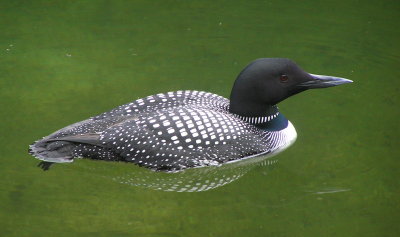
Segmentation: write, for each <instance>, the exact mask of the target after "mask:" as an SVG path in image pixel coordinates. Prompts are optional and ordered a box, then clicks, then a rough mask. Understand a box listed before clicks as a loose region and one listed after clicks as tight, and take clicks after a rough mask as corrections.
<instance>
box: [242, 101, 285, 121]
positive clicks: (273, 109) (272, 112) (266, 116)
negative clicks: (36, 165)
mask: <svg viewBox="0 0 400 237" xmlns="http://www.w3.org/2000/svg"><path fill="white" fill-rule="evenodd" d="M261 114H262V115H259V116H245V115H241V114H235V115H236V116H237V117H238V118H240V119H241V120H243V121H246V122H248V123H250V124H254V125H255V124H263V123H267V122H270V121H272V120H273V119H275V118H276V117H278V115H279V109H278V106H276V105H272V106H268V108H267V109H266V110H265V111H264V112H263V113H261Z"/></svg>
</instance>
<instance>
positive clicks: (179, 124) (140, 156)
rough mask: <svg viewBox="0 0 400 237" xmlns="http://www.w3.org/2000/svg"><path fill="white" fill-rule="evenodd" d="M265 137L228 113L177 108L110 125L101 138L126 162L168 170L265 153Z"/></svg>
mask: <svg viewBox="0 0 400 237" xmlns="http://www.w3.org/2000/svg"><path fill="white" fill-rule="evenodd" d="M266 136H267V135H266V134H264V133H260V131H259V130H257V129H256V128H255V127H253V126H252V125H249V124H248V123H246V122H243V121H242V120H240V119H238V118H236V117H235V116H233V115H232V114H229V113H227V112H221V111H215V110H209V109H204V108H196V107H194V108H193V107H177V108H175V109H170V110H161V111H157V112H154V113H152V114H146V116H139V117H138V118H137V119H135V120H128V121H126V122H123V123H121V124H119V125H118V126H113V127H111V128H109V129H107V130H106V131H104V132H103V133H102V134H101V137H100V140H101V141H102V143H103V146H104V147H105V148H106V149H108V150H109V151H112V152H113V153H115V154H118V156H120V157H122V158H123V159H125V161H128V162H133V163H136V164H139V165H141V166H145V167H147V168H152V169H157V170H168V171H171V170H180V169H185V168H189V167H201V166H207V165H218V164H223V163H226V162H228V161H232V160H238V159H241V158H245V157H248V156H251V155H255V154H260V153H267V152H269V151H270V150H271V148H270V147H269V144H268V142H267V140H268V139H267V138H266Z"/></svg>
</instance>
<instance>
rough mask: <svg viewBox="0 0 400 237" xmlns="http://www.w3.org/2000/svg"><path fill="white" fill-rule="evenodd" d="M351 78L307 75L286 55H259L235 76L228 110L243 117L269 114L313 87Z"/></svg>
mask: <svg viewBox="0 0 400 237" xmlns="http://www.w3.org/2000/svg"><path fill="white" fill-rule="evenodd" d="M350 82H353V81H351V80H348V79H345V78H340V77H333V76H323V75H316V74H310V73H307V72H305V71H303V70H302V69H301V68H300V67H299V66H297V65H296V63H294V62H293V61H291V60H290V59H286V58H260V59H257V60H255V61H253V62H251V63H250V64H249V65H247V66H246V67H245V68H244V69H243V70H242V72H241V73H240V74H239V75H238V77H237V78H236V81H235V83H234V85H233V88H232V92H231V96H230V107H229V111H230V112H231V113H234V114H238V115H241V116H245V117H260V116H268V115H271V111H272V110H271V107H272V106H274V105H276V104H278V103H279V102H281V101H282V100H284V99H286V98H288V97H290V96H292V95H295V94H297V93H300V92H302V91H305V90H307V89H313V88H325V87H331V86H337V85H340V84H345V83H350Z"/></svg>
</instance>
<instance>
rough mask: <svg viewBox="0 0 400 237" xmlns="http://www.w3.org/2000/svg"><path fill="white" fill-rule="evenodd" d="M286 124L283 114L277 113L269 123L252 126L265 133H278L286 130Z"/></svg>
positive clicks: (287, 121) (287, 122)
mask: <svg viewBox="0 0 400 237" xmlns="http://www.w3.org/2000/svg"><path fill="white" fill-rule="evenodd" d="M288 124H289V120H287V118H286V117H285V116H284V115H283V114H281V113H279V114H278V115H277V116H276V117H275V118H274V119H272V120H271V121H268V122H265V123H260V124H254V126H256V127H258V128H260V129H262V130H266V131H280V130H283V129H285V128H287V126H288Z"/></svg>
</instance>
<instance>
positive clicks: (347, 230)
mask: <svg viewBox="0 0 400 237" xmlns="http://www.w3.org/2000/svg"><path fill="white" fill-rule="evenodd" d="M399 6H400V5H399V4H398V2H397V1H389V0H384V1H357V0H351V1H345V2H344V1H300V2H299V1H275V0H273V1H251V2H250V1H237V0H234V1H218V2H215V1H112V2H107V1H2V2H1V3H0V19H1V20H0V29H1V32H2V33H1V35H0V108H1V112H0V113H1V123H0V131H1V136H0V146H1V148H0V158H1V159H0V172H1V175H2V178H1V179H0V230H1V233H2V234H1V235H4V236H18V237H20V236H396V235H399V233H400V230H399V225H398V221H399V220H400V215H399V211H400V207H399V206H400V202H399V197H400V195H399V194H400V193H399V182H398V180H399V178H400V177H399V169H400V163H399V158H400V150H399V145H400V144H399V139H398V134H399V132H400V126H399V123H398V118H399V116H400V111H399V102H400V101H399V94H400V83H399V77H400V73H399V70H398V65H399V56H400V53H399V52H400V46H399V36H400V29H399V27H398V22H399V21H400V17H399V12H400V7H399ZM259 57H288V58H291V59H293V60H295V61H296V62H297V63H298V64H299V65H301V66H302V67H303V68H304V69H305V70H307V71H309V72H311V73H316V74H327V75H336V76H341V77H346V78H349V79H352V80H354V81H355V82H354V83H353V84H351V85H344V86H340V87H337V88H330V89H325V90H313V91H309V92H305V93H302V94H299V95H296V96H295V97H292V98H290V99H288V100H287V101H284V102H283V103H281V104H280V109H281V112H282V113H283V114H285V116H286V117H287V118H289V119H290V120H291V122H292V123H293V124H294V125H295V127H296V129H297V132H298V139H297V142H296V143H295V144H294V145H293V146H292V147H290V148H289V149H288V150H286V151H284V152H283V153H281V154H279V155H278V156H276V157H274V158H276V159H278V163H276V164H274V166H273V169H271V167H269V166H257V167H254V168H253V169H252V170H250V171H249V172H248V173H247V174H245V175H243V176H242V177H240V178H239V179H237V180H235V181H234V182H232V183H230V184H227V185H225V186H223V187H219V188H215V189H212V190H209V191H205V192H194V193H178V192H162V191H155V190H152V189H148V188H142V187H136V186H131V185H126V184H121V183H119V182H115V180H114V179H112V178H110V175H113V174H119V172H121V173H123V172H124V171H125V170H126V165H127V164H120V163H107V164H104V162H96V161H90V160H79V161H78V162H74V163H72V164H65V165H56V166H54V167H53V168H52V169H51V170H50V171H48V172H43V171H41V170H40V169H39V168H37V167H36V164H37V163H38V161H37V160H35V159H34V158H33V157H31V156H30V155H29V154H28V153H27V149H28V144H30V143H31V142H33V141H34V140H36V139H39V138H41V137H43V136H45V135H48V134H49V133H51V132H53V131H55V130H57V129H59V128H61V127H64V126H66V125H68V124H71V123H73V122H76V121H79V120H83V119H86V118H88V117H90V116H93V115H96V114H99V113H101V112H104V111H106V110H109V109H111V108H113V107H115V106H117V105H120V104H123V103H126V102H129V101H131V100H134V99H137V98H140V97H144V96H147V95H150V94H156V93H160V92H167V91H174V90H178V89H196V90H205V91H210V92H214V93H217V94H220V95H223V96H225V97H228V96H229V93H230V89H231V86H232V83H233V81H234V79H235V77H236V75H237V74H238V73H239V72H240V70H241V69H242V68H243V67H244V66H245V65H246V64H247V63H248V62H250V61H251V60H253V59H256V58H259ZM104 169H106V170H104ZM107 169H108V170H107Z"/></svg>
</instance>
